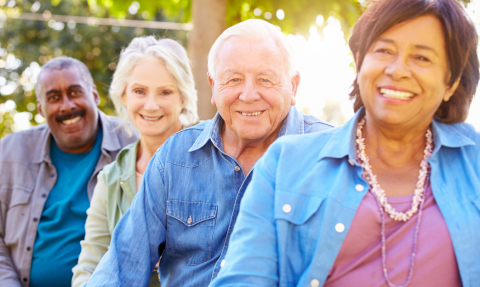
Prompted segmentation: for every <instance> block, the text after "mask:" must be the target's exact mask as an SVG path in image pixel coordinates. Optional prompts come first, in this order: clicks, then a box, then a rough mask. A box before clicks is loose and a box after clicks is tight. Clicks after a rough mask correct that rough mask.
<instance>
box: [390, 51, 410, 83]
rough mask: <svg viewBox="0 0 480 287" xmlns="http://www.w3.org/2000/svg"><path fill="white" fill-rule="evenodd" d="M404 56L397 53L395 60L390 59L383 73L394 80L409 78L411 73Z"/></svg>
mask: <svg viewBox="0 0 480 287" xmlns="http://www.w3.org/2000/svg"><path fill="white" fill-rule="evenodd" d="M407 61H408V60H407V59H406V57H401V56H400V55H398V56H397V57H395V60H393V61H391V62H390V63H389V64H388V66H387V68H386V69H385V74H387V75H388V76H390V77H391V78H392V79H393V80H394V81H400V80H402V79H407V78H410V77H411V75H412V73H411V70H410V68H409V67H408V63H407Z"/></svg>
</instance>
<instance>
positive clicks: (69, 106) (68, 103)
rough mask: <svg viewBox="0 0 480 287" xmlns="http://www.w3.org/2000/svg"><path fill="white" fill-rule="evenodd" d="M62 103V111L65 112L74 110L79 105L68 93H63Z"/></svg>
mask: <svg viewBox="0 0 480 287" xmlns="http://www.w3.org/2000/svg"><path fill="white" fill-rule="evenodd" d="M62 98H63V100H62V104H61V106H60V111H61V112H65V113H69V112H71V111H73V110H75V107H76V106H77V105H76V104H75V101H73V100H72V99H70V97H68V96H67V95H62Z"/></svg>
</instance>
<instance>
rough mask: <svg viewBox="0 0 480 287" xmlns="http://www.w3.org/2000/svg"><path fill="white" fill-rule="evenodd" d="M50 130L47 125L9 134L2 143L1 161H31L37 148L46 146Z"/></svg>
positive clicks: (0, 143) (0, 148)
mask: <svg viewBox="0 0 480 287" xmlns="http://www.w3.org/2000/svg"><path fill="white" fill-rule="evenodd" d="M49 133H50V129H49V128H48V126H47V125H46V124H42V125H39V126H35V127H32V128H30V129H28V130H24V131H19V132H15V133H12V134H9V135H7V136H5V137H4V138H2V139H1V141H0V160H1V161H8V160H14V161H19V160H20V161H29V160H30V161H31V160H33V157H34V156H35V155H36V154H35V153H36V152H37V147H38V146H39V145H44V144H46V141H47V140H48V136H47V135H46V134H49Z"/></svg>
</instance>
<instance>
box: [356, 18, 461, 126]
mask: <svg viewBox="0 0 480 287" xmlns="http://www.w3.org/2000/svg"><path fill="white" fill-rule="evenodd" d="M449 75H450V73H449V67H448V61H447V55H446V50H445V40H444V37H443V29H442V25H441V23H440V21H439V20H438V19H437V18H436V17H434V16H431V15H425V16H421V17H418V18H415V19H413V20H410V21H407V22H404V23H401V24H398V25H396V26H394V27H392V28H390V29H389V30H387V31H386V32H385V33H383V34H382V35H381V36H380V37H379V38H378V39H377V41H376V42H374V43H373V44H372V45H371V47H370V48H369V50H368V52H367V54H366V55H365V58H364V61H363V64H362V67H361V69H360V72H359V74H358V77H357V83H358V85H359V87H360V95H361V98H362V101H363V103H364V105H365V108H366V110H367V120H373V121H375V122H379V123H382V124H384V125H385V124H386V125H401V126H405V127H416V126H427V125H429V124H430V122H431V121H432V119H433V116H434V114H435V112H436V110H437V109H438V107H439V106H440V104H441V103H442V101H448V100H449V99H450V97H451V96H452V94H453V92H454V91H455V89H456V87H457V85H458V81H457V82H456V84H454V85H453V86H452V87H448V86H447V83H448V81H449V80H450V79H449Z"/></svg>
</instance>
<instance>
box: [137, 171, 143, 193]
mask: <svg viewBox="0 0 480 287" xmlns="http://www.w3.org/2000/svg"><path fill="white" fill-rule="evenodd" d="M136 174H137V176H136V178H137V191H138V190H139V189H140V184H141V183H142V178H143V174H142V173H139V172H138V171H136Z"/></svg>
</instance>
